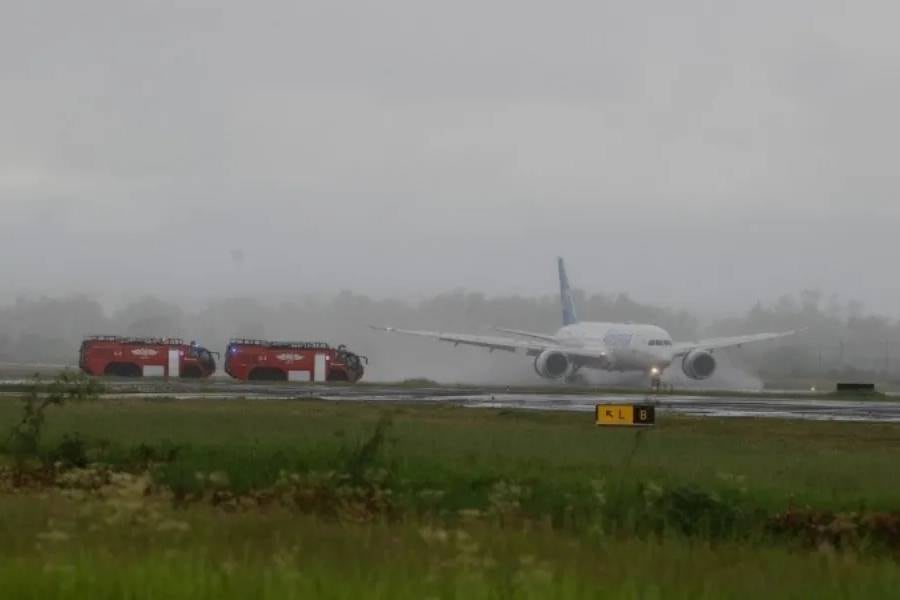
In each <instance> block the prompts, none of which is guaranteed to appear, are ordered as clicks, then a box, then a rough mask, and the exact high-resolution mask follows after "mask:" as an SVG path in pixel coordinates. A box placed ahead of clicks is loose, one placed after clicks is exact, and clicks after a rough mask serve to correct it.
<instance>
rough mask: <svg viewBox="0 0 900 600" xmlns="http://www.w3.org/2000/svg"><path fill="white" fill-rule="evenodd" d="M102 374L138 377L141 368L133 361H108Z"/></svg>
mask: <svg viewBox="0 0 900 600" xmlns="http://www.w3.org/2000/svg"><path fill="white" fill-rule="evenodd" d="M103 374H104V375H107V376H111V377H140V376H141V368H140V367H139V366H137V365H136V364H134V363H109V364H108V365H106V369H104V370H103Z"/></svg>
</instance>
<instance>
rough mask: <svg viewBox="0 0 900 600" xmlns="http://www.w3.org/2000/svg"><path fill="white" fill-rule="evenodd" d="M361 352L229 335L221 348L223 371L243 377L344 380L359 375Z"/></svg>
mask: <svg viewBox="0 0 900 600" xmlns="http://www.w3.org/2000/svg"><path fill="white" fill-rule="evenodd" d="M363 361H365V362H367V363H368V359H366V357H364V356H359V355H356V354H354V353H352V352H350V351H349V350H347V348H346V347H344V346H338V347H337V348H332V347H331V346H329V345H328V344H326V343H324V342H271V341H266V340H245V339H233V340H231V342H229V343H228V350H227V351H226V352H225V372H226V373H228V374H229V375H231V376H232V377H234V378H235V379H241V380H244V381H304V382H310V381H311V382H325V381H347V382H350V383H356V382H357V381H359V380H360V378H362V376H363V372H364V370H365V369H364V368H363Z"/></svg>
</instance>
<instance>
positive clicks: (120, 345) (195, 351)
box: [78, 335, 216, 379]
mask: <svg viewBox="0 0 900 600" xmlns="http://www.w3.org/2000/svg"><path fill="white" fill-rule="evenodd" d="M213 354H214V353H213V352H210V351H209V350H207V349H206V348H202V347H200V346H198V345H196V344H195V343H194V342H191V343H190V344H185V343H184V340H181V339H178V338H149V337H119V336H113V335H95V336H91V337H88V338H86V339H85V340H84V341H83V342H82V343H81V353H80V356H79V361H78V365H79V366H80V367H81V370H82V371H84V372H85V373H87V374H88V375H110V376H116V377H141V376H143V377H184V378H195V379H199V378H203V377H209V376H210V375H212V374H213V373H215V372H216V361H215V359H214V358H213Z"/></svg>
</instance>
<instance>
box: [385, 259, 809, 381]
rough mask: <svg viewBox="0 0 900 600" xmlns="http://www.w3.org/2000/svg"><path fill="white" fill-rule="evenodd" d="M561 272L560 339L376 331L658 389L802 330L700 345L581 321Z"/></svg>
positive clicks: (699, 376) (518, 333)
mask: <svg viewBox="0 0 900 600" xmlns="http://www.w3.org/2000/svg"><path fill="white" fill-rule="evenodd" d="M557 263H558V267H559V288H560V301H561V303H562V328H561V329H559V330H558V331H557V332H556V333H555V334H553V335H549V334H543V333H534V332H530V331H522V330H519V329H504V328H496V329H497V331H499V332H501V333H506V334H509V335H511V336H515V337H506V336H482V335H469V334H461V333H441V332H437V331H421V330H412V329H397V328H394V327H379V326H374V325H373V326H372V328H373V329H377V330H380V331H387V332H390V333H398V334H404V335H414V336H420V337H426V338H433V339H436V340H439V341H442V342H450V343H452V344H454V345H455V346H459V345H460V344H462V345H467V346H478V347H481V348H487V349H488V350H490V351H491V352H493V351H495V350H501V351H505V352H512V353H517V354H525V355H526V356H529V357H531V356H533V357H534V370H535V371H536V372H537V374H538V375H540V376H541V377H542V378H544V379H552V380H565V381H576V374H577V373H578V372H579V371H580V370H581V369H598V370H602V371H620V372H628V371H632V372H637V371H640V372H644V373H646V374H647V375H649V376H650V380H651V383H652V385H653V386H654V387H656V388H658V387H659V386H660V383H661V381H662V375H663V373H664V372H665V370H666V369H668V368H670V367H672V365H676V368H679V367H680V368H681V370H682V371H683V372H684V374H685V375H686V376H687V377H688V378H689V379H692V380H695V381H700V380H703V379H708V378H710V377H712V375H713V373H715V371H716V366H717V362H716V358H715V351H716V350H721V349H724V348H735V347H740V346H743V345H744V344H751V343H756V342H763V341H767V340H774V339H778V338H783V337H787V336H791V335H794V334H795V333H797V332H796V331H784V332H778V333H757V334H751V335H740V336H732V337H721V338H713V339H707V340H701V341H699V342H675V341H673V340H672V336H671V335H669V333H668V332H667V331H666V330H665V329H663V328H662V327H657V326H656V325H647V324H635V323H604V322H589V321H579V319H578V314H577V313H576V311H575V301H574V297H573V295H572V289H571V287H570V286H569V277H568V275H567V274H566V265H565V262H564V261H563V259H562V258H558V259H557Z"/></svg>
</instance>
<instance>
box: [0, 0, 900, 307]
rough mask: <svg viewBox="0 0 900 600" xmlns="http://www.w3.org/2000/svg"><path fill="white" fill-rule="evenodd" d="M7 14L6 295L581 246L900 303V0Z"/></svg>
mask: <svg viewBox="0 0 900 600" xmlns="http://www.w3.org/2000/svg"><path fill="white" fill-rule="evenodd" d="M0 15H2V18H0V204H2V206H0V208H2V212H0V253H2V256H3V260H2V261H0V278H2V281H3V282H4V285H3V286H2V290H0V297H4V298H8V297H10V296H12V295H15V294H18V293H29V294H38V293H50V294H60V293H64V292H70V291H86V292H91V293H96V294H98V295H100V296H102V297H105V298H116V297H121V296H123V295H128V294H136V293H140V292H153V293H156V294H158V295H160V296H163V297H173V298H174V297H188V298H203V297H208V296H215V295H220V294H224V295H234V294H241V295H260V296H271V295H276V294H292V293H306V292H325V293H329V292H334V291H338V290H341V289H352V290H354V291H358V292H361V293H368V294H373V295H381V296H384V295H400V294H404V295H410V296H412V297H420V296H422V295H426V294H430V293H433V292H437V291H445V290H449V289H454V288H465V289H470V290H481V291H485V292H487V293H489V294H506V293H525V294H541V293H552V292H553V290H554V288H555V286H556V281H555V272H554V262H553V261H554V257H555V256H556V255H557V254H563V255H564V256H566V257H567V258H568V260H569V263H570V270H571V276H572V278H573V280H574V283H575V284H576V285H577V286H578V287H580V288H583V289H585V290H587V291H589V292H607V293H612V292H619V291H626V292H629V293H630V294H631V295H632V296H634V297H635V298H637V299H639V300H642V301H646V302H657V303H665V304H670V305H677V306H685V307H691V308H706V309H711V310H732V309H734V310H737V309H743V308H746V307H749V306H750V305H751V304H752V303H753V302H755V301H756V300H757V299H760V300H763V301H768V300H772V299H774V298H776V297H777V296H779V295H781V294H782V293H790V292H796V291H799V290H801V289H803V288H818V289H821V290H823V291H825V292H827V293H832V292H834V293H838V294H840V295H841V296H842V297H845V298H858V299H860V300H862V301H863V302H864V303H865V304H866V306H867V307H868V308H870V309H873V310H877V311H880V312H884V313H888V314H891V315H894V316H900V278H898V276H897V274H896V269H895V267H894V263H893V260H894V258H895V257H896V256H897V254H898V250H900V237H898V227H900V195H898V191H900V169H898V166H897V162H898V158H900V152H898V148H897V145H898V139H900V117H898V108H897V107H898V106H900V37H898V36H897V35H896V28H897V22H898V18H900V4H897V3H896V2H888V1H885V2H863V1H858V2H852V3H851V2H830V1H827V0H815V1H804V2H785V1H757V2H723V1H708V2H700V1H694V0H686V1H682V2H669V1H665V2H663V1H660V2H652V3H649V2H602V1H596V0H595V1H584V2H546V1H545V2H527V1H524V0H515V1H512V0H506V1H502V2H498V1H488V0H478V1H475V0H454V1H453V2H429V1H425V0H405V1H393V0H379V1H377V2H376V1H372V2H338V1H335V0H331V1H321V2H319V1H316V2H310V1H297V0H292V1H283V2H272V1H257V2H238V1H235V0H217V1H215V2H205V3H204V2H164V1H153V2H149V1H144V2H141V1H129V2H121V1H120V0H103V1H97V0H82V1H79V2H63V1H57V2H42V1H40V0H35V1H27V2H26V1H24V0H18V1H16V0H14V1H13V2H6V3H4V5H3V8H2V9H0ZM595 317H602V315H596V316H595Z"/></svg>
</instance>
